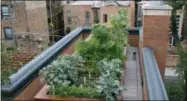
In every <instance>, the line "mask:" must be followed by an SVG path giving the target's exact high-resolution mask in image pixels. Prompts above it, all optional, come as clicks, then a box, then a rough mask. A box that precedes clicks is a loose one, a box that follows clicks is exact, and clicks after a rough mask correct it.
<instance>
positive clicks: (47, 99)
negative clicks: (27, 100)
mask: <svg viewBox="0 0 187 101" xmlns="http://www.w3.org/2000/svg"><path fill="white" fill-rule="evenodd" d="M48 90H49V86H48V85H47V84H46V85H44V87H43V88H42V89H41V90H40V91H39V92H38V94H37V95H36V96H35V97H34V99H35V100H45V101H51V100H97V101H102V100H103V99H91V98H77V97H56V96H52V95H48V94H47V93H48Z"/></svg>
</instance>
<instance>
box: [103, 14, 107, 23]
mask: <svg viewBox="0 0 187 101" xmlns="http://www.w3.org/2000/svg"><path fill="white" fill-rule="evenodd" d="M103 22H107V14H104V15H103Z"/></svg>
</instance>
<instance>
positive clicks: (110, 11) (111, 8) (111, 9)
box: [99, 6, 132, 27]
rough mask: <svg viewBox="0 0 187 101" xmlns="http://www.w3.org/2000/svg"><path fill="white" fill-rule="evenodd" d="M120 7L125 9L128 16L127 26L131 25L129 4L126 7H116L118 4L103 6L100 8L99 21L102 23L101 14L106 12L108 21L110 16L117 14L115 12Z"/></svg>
mask: <svg viewBox="0 0 187 101" xmlns="http://www.w3.org/2000/svg"><path fill="white" fill-rule="evenodd" d="M120 9H124V10H125V11H127V16H128V26H130V27H132V26H131V24H132V22H131V21H132V16H131V8H130V7H129V6H127V7H118V6H104V7H101V8H100V14H99V15H100V16H99V21H100V23H104V21H103V15H104V14H107V19H108V21H110V17H112V16H114V15H115V14H117V12H118V11H119V10H120Z"/></svg>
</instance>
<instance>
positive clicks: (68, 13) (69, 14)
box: [67, 11, 72, 24]
mask: <svg viewBox="0 0 187 101" xmlns="http://www.w3.org/2000/svg"><path fill="white" fill-rule="evenodd" d="M71 17H72V14H71V11H67V18H68V19H67V21H68V24H71V22H72V19H71Z"/></svg>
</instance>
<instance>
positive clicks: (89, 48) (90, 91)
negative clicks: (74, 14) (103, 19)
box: [40, 10, 127, 100]
mask: <svg viewBox="0 0 187 101" xmlns="http://www.w3.org/2000/svg"><path fill="white" fill-rule="evenodd" d="M111 24H112V27H111V28H109V27H106V26H104V25H100V24H98V25H94V26H93V29H92V32H91V33H92V35H93V36H92V38H91V39H90V40H89V41H79V42H78V43H77V44H76V53H77V54H78V55H80V56H70V55H66V56H61V57H59V58H58V59H57V60H55V61H54V62H53V63H51V64H50V65H48V66H47V67H45V68H43V69H42V70H41V72H40V73H41V74H42V80H43V81H46V82H47V84H48V85H50V86H51V89H50V94H53V95H55V96H67V97H87V98H100V97H104V98H105V99H106V100H117V99H118V96H119V95H120V91H121V90H123V89H124V87H123V86H122V85H121V84H120V76H121V73H122V71H123V65H122V60H123V59H124V56H123V54H122V53H123V48H124V46H126V45H127V32H126V31H124V27H126V26H127V17H126V12H124V11H122V10H120V11H119V12H118V14H117V15H116V16H114V17H113V18H112V20H111ZM81 57H82V58H81ZM83 60H84V61H83ZM91 75H92V77H91ZM82 86H83V87H82ZM92 87H93V88H92Z"/></svg>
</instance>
